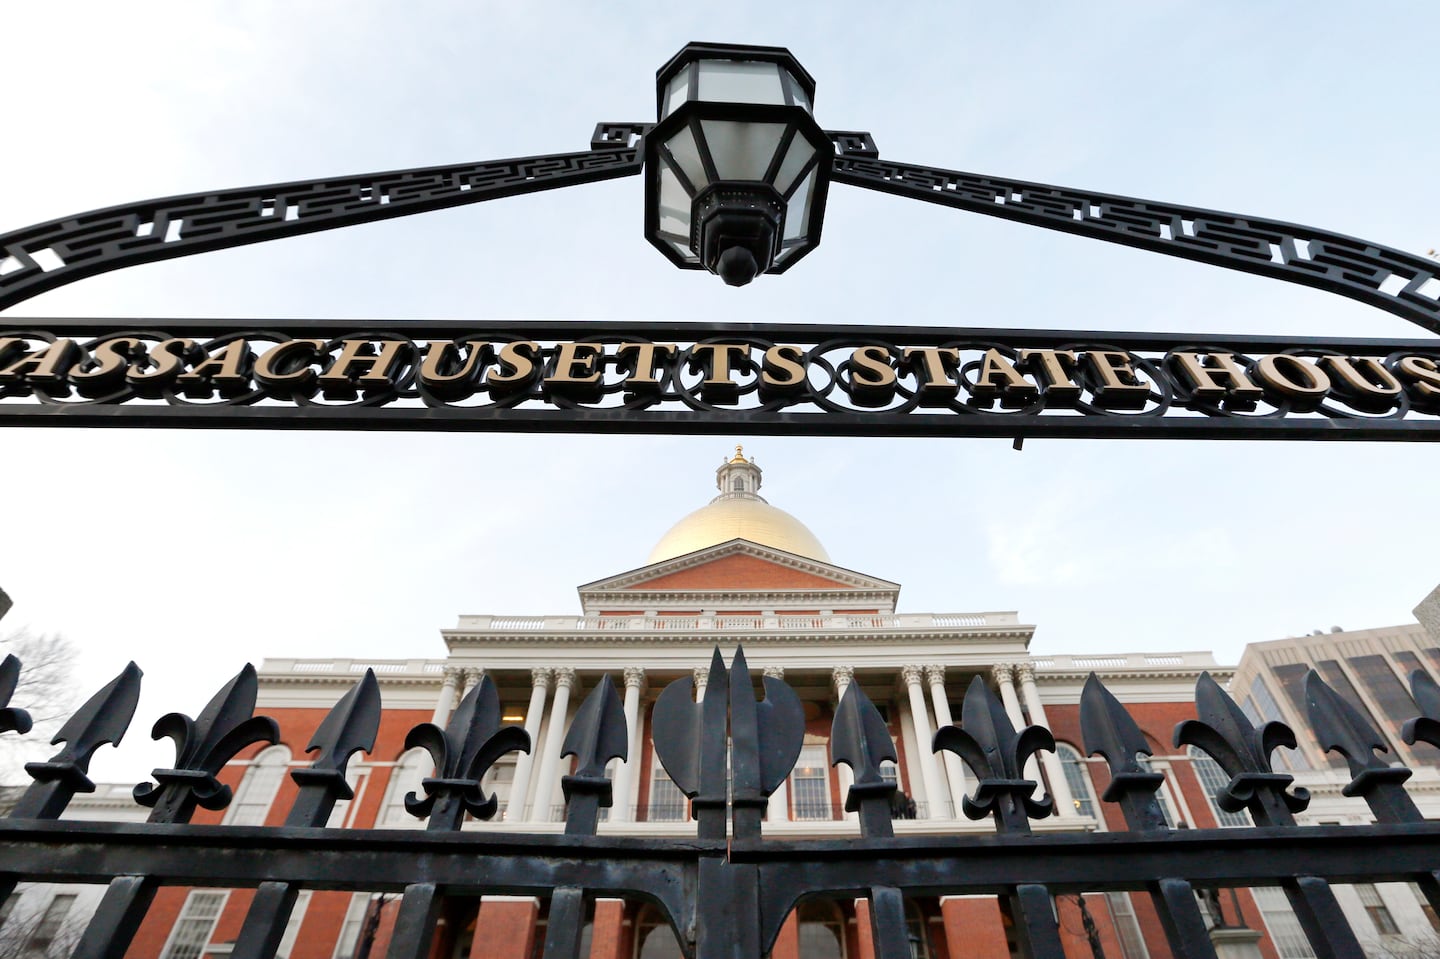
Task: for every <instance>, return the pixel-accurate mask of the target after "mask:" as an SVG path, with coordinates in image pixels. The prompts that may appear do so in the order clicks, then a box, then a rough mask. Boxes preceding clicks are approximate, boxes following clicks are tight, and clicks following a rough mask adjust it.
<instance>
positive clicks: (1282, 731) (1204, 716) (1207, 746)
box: [1175, 671, 1310, 826]
mask: <svg viewBox="0 0 1440 959" xmlns="http://www.w3.org/2000/svg"><path fill="white" fill-rule="evenodd" d="M1195 708H1196V712H1197V713H1198V714H1199V716H1200V718H1199V719H1187V720H1185V721H1184V722H1182V723H1180V724H1178V725H1177V726H1176V727H1175V745H1176V746H1177V747H1178V746H1183V745H1190V746H1197V747H1199V748H1200V749H1202V750H1204V751H1205V752H1207V753H1209V754H1210V757H1211V758H1212V759H1214V760H1215V761H1216V762H1217V763H1219V764H1220V766H1221V768H1222V769H1224V770H1225V771H1226V772H1227V773H1229V774H1230V777H1231V778H1230V782H1229V784H1228V785H1227V786H1225V787H1224V788H1223V789H1221V790H1220V791H1219V792H1218V793H1216V795H1215V801H1216V802H1217V803H1218V804H1219V805H1220V808H1221V809H1223V810H1225V811H1226V812H1240V811H1241V810H1242V809H1247V808H1248V809H1249V810H1250V813H1251V815H1252V816H1254V817H1255V823H1256V825H1261V826H1290V825H1294V822H1295V817H1294V815H1293V814H1294V813H1297V812H1300V811H1301V810H1302V809H1304V808H1305V807H1306V806H1308V805H1310V793H1309V791H1308V790H1306V789H1303V788H1301V787H1298V786H1297V787H1296V788H1295V790H1294V791H1293V792H1287V791H1286V790H1287V788H1288V787H1289V785H1290V784H1291V783H1292V782H1294V781H1295V777H1294V776H1290V775H1287V774H1285V773H1277V772H1275V770H1274V769H1273V768H1271V762H1272V756H1271V754H1272V753H1274V752H1275V750H1276V749H1277V748H1279V747H1280V746H1288V747H1290V748H1291V749H1294V748H1295V745H1296V741H1295V732H1294V731H1293V730H1292V729H1291V728H1290V727H1289V726H1287V725H1285V724H1284V723H1277V722H1268V723H1265V724H1264V725H1263V726H1261V727H1260V728H1259V729H1256V728H1255V725H1254V724H1253V723H1251V722H1250V719H1249V717H1247V716H1246V715H1245V713H1244V711H1243V710H1241V708H1240V707H1239V706H1237V705H1235V700H1233V699H1231V698H1230V695H1229V694H1228V693H1227V692H1225V690H1223V689H1221V688H1220V684H1219V683H1217V682H1215V679H1214V678H1213V677H1212V676H1211V675H1210V673H1209V672H1208V671H1207V672H1204V673H1201V674H1200V679H1199V680H1197V681H1196V683H1195Z"/></svg>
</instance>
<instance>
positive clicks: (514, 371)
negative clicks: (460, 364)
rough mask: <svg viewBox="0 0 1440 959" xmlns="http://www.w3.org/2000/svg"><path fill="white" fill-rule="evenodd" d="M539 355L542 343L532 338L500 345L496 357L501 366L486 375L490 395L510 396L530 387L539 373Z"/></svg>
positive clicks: (486, 384)
mask: <svg viewBox="0 0 1440 959" xmlns="http://www.w3.org/2000/svg"><path fill="white" fill-rule="evenodd" d="M539 357H540V344H539V343H535V342H533V341H531V340H516V341H515V342H514V343H506V344H505V345H504V346H502V347H500V355H499V356H497V357H496V360H497V361H498V363H499V367H498V368H496V369H492V370H491V371H490V372H489V373H487V374H486V375H485V386H486V387H487V388H488V389H489V390H490V395H491V396H510V395H513V394H515V393H519V392H521V391H523V390H525V389H528V388H529V386H530V384H531V383H532V382H534V380H535V377H536V375H537V374H538V373H539V367H538V366H537V361H538V359H539Z"/></svg>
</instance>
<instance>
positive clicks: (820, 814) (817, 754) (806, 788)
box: [790, 746, 832, 820]
mask: <svg viewBox="0 0 1440 959" xmlns="http://www.w3.org/2000/svg"><path fill="white" fill-rule="evenodd" d="M828 752H829V750H828V749H827V748H826V747H825V746H805V747H803V748H802V749H801V750H800V759H799V761H798V762H797V763H796V764H795V771H794V772H792V773H791V774H790V796H791V803H792V805H793V807H794V810H795V816H794V818H796V819H810V820H815V819H830V818H832V816H831V813H830V766H829V756H828Z"/></svg>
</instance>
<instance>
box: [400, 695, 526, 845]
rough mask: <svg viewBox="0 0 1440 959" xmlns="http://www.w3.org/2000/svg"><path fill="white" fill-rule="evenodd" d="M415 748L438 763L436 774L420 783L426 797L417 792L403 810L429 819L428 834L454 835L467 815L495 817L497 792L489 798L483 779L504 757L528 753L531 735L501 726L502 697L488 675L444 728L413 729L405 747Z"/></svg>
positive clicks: (408, 796)
mask: <svg viewBox="0 0 1440 959" xmlns="http://www.w3.org/2000/svg"><path fill="white" fill-rule="evenodd" d="M416 746H420V747H421V748H423V749H424V750H425V751H426V752H428V753H429V754H430V758H431V759H433V760H434V761H435V770H436V775H435V776H434V777H432V778H428V779H425V780H422V781H421V783H420V785H421V788H422V789H424V791H425V798H423V799H421V798H419V797H418V796H416V794H415V793H413V792H412V793H410V794H409V795H407V796H406V797H405V809H406V811H407V812H409V813H410V815H412V816H416V817H423V816H429V817H430V822H429V824H428V825H427V826H426V828H427V829H441V830H453V829H459V828H460V823H461V822H462V821H463V820H464V818H465V813H467V812H468V813H470V815H472V816H474V817H475V818H476V819H489V818H490V817H492V816H494V815H495V811H496V809H498V808H499V802H500V801H499V799H497V798H496V797H495V795H494V794H493V793H492V794H491V795H488V796H487V795H485V791H484V790H483V789H482V788H481V786H480V780H481V779H482V778H484V776H485V773H486V771H487V770H489V768H490V767H491V766H493V765H494V764H495V762H496V761H497V760H499V758H500V757H501V756H503V755H505V754H506V753H509V752H515V751H517V750H518V751H520V752H529V751H530V734H529V733H527V732H525V730H524V729H522V728H521V727H519V726H501V725H500V694H499V693H498V692H497V691H496V690H495V682H494V680H492V679H491V678H490V676H489V675H488V674H487V675H485V676H484V677H482V678H481V680H480V682H478V683H476V684H475V685H474V686H473V687H471V689H470V692H468V693H466V694H465V698H464V699H462V700H461V701H460V705H459V706H458V707H456V709H455V713H454V715H453V716H451V717H450V722H449V724H448V725H447V726H446V728H445V729H441V728H440V727H439V726H436V725H435V724H434V723H421V724H420V725H418V726H416V727H414V728H413V729H411V730H410V732H409V734H408V735H406V737H405V748H406V749H413V748H414V747H416Z"/></svg>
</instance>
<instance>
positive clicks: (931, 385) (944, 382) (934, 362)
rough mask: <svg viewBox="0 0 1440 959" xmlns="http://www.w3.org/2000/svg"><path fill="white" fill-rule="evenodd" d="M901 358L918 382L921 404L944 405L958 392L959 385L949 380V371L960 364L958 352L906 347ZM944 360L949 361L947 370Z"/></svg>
mask: <svg viewBox="0 0 1440 959" xmlns="http://www.w3.org/2000/svg"><path fill="white" fill-rule="evenodd" d="M903 356H904V357H905V360H906V361H907V362H909V363H910V365H911V368H912V369H913V370H914V371H915V378H916V379H917V380H919V381H920V402H921V403H922V404H925V405H936V404H944V403H947V402H949V401H950V400H953V399H954V398H955V395H956V394H957V393H959V392H960V384H959V383H957V382H955V381H954V380H952V379H950V370H953V369H954V368H955V367H956V366H958V365H959V363H960V351H959V350H957V349H952V348H950V347H941V346H907V347H905V352H904V354H903ZM946 360H949V361H950V363H949V367H948V368H947V366H946V363H945V361H946Z"/></svg>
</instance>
